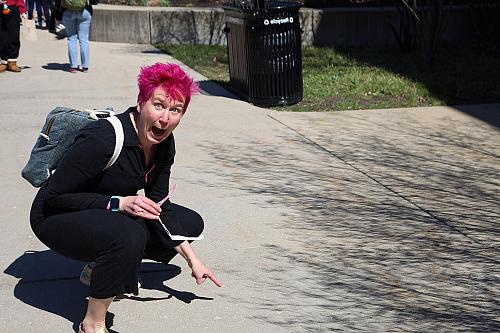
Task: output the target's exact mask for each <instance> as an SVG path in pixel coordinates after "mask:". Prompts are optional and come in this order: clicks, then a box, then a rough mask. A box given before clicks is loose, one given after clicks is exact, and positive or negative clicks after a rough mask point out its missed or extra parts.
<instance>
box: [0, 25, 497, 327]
mask: <svg viewBox="0 0 500 333" xmlns="http://www.w3.org/2000/svg"><path fill="white" fill-rule="evenodd" d="M38 37H39V40H38V41H36V42H23V44H22V49H21V57H20V59H19V63H20V65H25V66H29V67H30V68H27V69H25V70H24V71H23V72H22V73H20V74H13V73H2V74H0V89H1V91H2V104H1V105H2V107H1V111H2V112H1V113H0V139H1V140H2V142H3V143H4V144H3V145H1V156H2V162H3V163H2V166H3V171H4V172H3V175H2V178H1V185H2V187H3V189H2V191H1V193H0V199H1V200H0V205H1V206H0V208H1V209H2V212H3V217H2V218H0V228H1V231H2V232H1V233H0V242H1V244H2V245H3V250H4V251H3V255H2V256H1V258H0V268H1V271H2V272H3V274H0V308H1V309H2V310H1V311H0V332H71V331H74V329H75V328H76V324H77V323H78V322H79V321H80V320H81V319H82V316H83V312H84V309H85V305H86V304H85V297H86V292H87V291H86V288H85V287H84V286H82V285H81V284H80V283H79V281H78V278H77V277H78V274H79V271H80V269H81V268H82V267H83V263H79V262H74V261H70V260H68V259H65V258H62V257H60V256H58V255H56V254H54V252H52V251H49V250H48V249H47V248H46V247H45V246H44V245H43V244H41V243H40V242H39V241H38V240H37V239H36V238H35V237H34V235H33V233H32V231H31V229H30V227H29V209H30V205H31V201H32V198H33V196H34V195H35V193H36V190H35V189H34V188H32V187H31V186H30V185H29V184H28V183H27V182H26V181H24V180H23V179H22V178H21V177H20V170H21V169H22V167H23V166H24V164H25V162H26V161H27V158H28V154H29V151H30V149H31V147H32V145H33V143H34V141H35V138H36V136H37V134H38V130H39V128H40V126H41V125H42V123H43V121H44V119H45V116H46V114H47V112H48V111H49V110H50V109H52V108H53V107H54V106H56V105H67V106H74V107H106V106H113V107H114V108H115V110H118V111H122V110H124V109H125V108H126V107H127V106H130V105H133V104H134V103H135V100H136V96H137V89H136V82H135V81H136V76H137V74H138V71H139V68H140V66H141V65H145V64H151V63H154V62H157V61H161V62H171V61H175V60H174V59H172V58H170V57H169V56H168V55H165V54H162V53H160V52H158V51H157V50H156V49H154V48H153V47H151V46H145V45H126V44H109V43H91V66H90V72H89V73H87V74H83V73H77V74H70V73H68V72H65V71H64V70H63V69H65V68H66V64H67V55H66V53H67V51H66V42H65V41H64V40H56V39H54V38H53V37H52V36H51V35H49V34H48V33H47V32H45V31H38ZM190 72H191V73H192V75H194V76H195V77H196V78H197V79H199V80H204V78H203V77H202V76H201V75H199V74H197V73H194V72H192V71H190ZM203 87H205V88H206V90H208V91H210V92H212V93H214V94H215V95H211V96H210V95H206V94H202V95H199V96H197V97H195V98H194V99H193V102H192V105H191V106H190V108H189V110H188V113H187V114H186V117H185V118H184V119H183V121H182V123H181V125H180V126H179V128H178V129H176V143H177V156H176V163H175V164H174V168H173V176H172V177H173V179H172V182H173V183H176V184H177V186H178V189H177V192H176V194H175V196H174V198H173V201H174V202H179V203H181V204H185V205H187V206H189V207H192V208H193V209H195V210H197V211H199V212H200V214H201V215H202V216H203V217H204V218H205V221H206V229H205V232H204V234H205V239H204V240H203V241H200V242H197V243H195V244H194V248H195V250H196V251H197V253H198V254H199V255H200V257H201V258H202V259H203V260H204V261H205V262H206V263H207V264H208V265H209V266H210V267H212V268H213V271H214V273H215V274H216V276H217V277H218V278H219V279H220V280H221V281H222V283H223V284H224V287H223V288H221V289H217V288H216V287H215V286H213V285H211V284H210V283H205V284H204V285H202V286H196V284H195V283H194V281H193V279H192V278H191V277H190V271H189V269H188V268H187V266H186V265H185V263H184V262H183V261H182V260H180V259H179V258H176V259H175V260H174V261H173V262H172V264H171V265H168V266H164V265H160V264H157V263H152V262H146V263H144V265H143V266H142V267H141V272H142V273H141V275H142V278H143V280H144V286H143V289H141V292H140V295H139V297H128V298H125V299H122V300H120V301H118V302H114V303H113V305H112V307H111V309H110V315H109V317H108V326H111V331H112V332H122V333H128V332H165V331H174V330H175V331H177V332H237V331H239V332H259V333H262V332H316V331H323V332H327V331H332V330H340V331H346V332H359V331H364V332H389V331H392V332H402V331H405V332H427V331H438V332H443V331H445V332H473V331H475V332H490V331H491V332H492V331H499V330H500V310H499V309H500V304H499V301H498V300H499V299H500V265H499V264H500V250H499V246H500V227H499V222H500V204H499V203H500V177H499V174H500V163H499V162H500V134H499V127H500V118H499V114H500V106H499V105H483V106H475V107H459V108H451V107H439V108H419V109H398V110H368V111H349V112H332V113H314V114H311V113H307V114H306V113H300V114H298V113H286V112H275V111H270V110H264V109H260V108H257V107H254V106H252V105H249V104H247V103H244V102H242V101H239V100H237V99H234V98H231V95H230V94H229V93H227V92H224V91H223V90H221V89H217V88H216V87H214V86H213V85H211V84H208V83H203Z"/></svg>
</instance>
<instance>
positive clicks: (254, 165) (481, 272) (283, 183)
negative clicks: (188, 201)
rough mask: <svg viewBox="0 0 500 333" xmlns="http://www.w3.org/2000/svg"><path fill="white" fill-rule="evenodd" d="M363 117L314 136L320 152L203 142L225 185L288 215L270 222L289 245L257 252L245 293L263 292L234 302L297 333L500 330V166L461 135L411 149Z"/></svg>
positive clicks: (404, 139) (305, 145) (285, 139)
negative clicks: (248, 290)
mask: <svg viewBox="0 0 500 333" xmlns="http://www.w3.org/2000/svg"><path fill="white" fill-rule="evenodd" d="M363 120H364V121H365V122H366V132H363V133H360V132H359V131H356V128H349V127H348V126H346V128H342V125H337V126H336V127H335V130H336V131H338V132H339V133H331V132H328V133H323V134H321V133H317V134H316V133H315V132H314V130H312V131H311V132H312V133H315V134H316V135H317V137H315V138H314V142H311V141H308V140H306V139H305V138H302V137H300V136H298V135H296V134H295V133H291V131H288V133H287V131H286V130H284V131H282V132H279V133H276V136H275V137H274V139H273V142H261V141H257V140H256V141H246V142H243V143H241V144H239V145H231V144H228V142H227V141H224V142H214V141H210V142H208V141H207V142H205V143H200V146H201V148H202V149H204V150H206V151H208V152H209V154H210V157H211V158H210V160H209V161H205V164H206V165H208V167H206V168H204V172H205V173H208V174H211V175H213V176H215V177H218V179H219V180H218V181H217V184H218V187H223V188H226V189H227V190H228V191H242V192H245V193H248V194H251V195H258V197H259V198H263V199H264V200H265V203H261V204H255V205H259V207H258V208H259V209H266V207H267V208H268V207H270V206H271V207H272V206H274V205H277V206H279V207H286V209H285V210H284V212H283V216H282V218H281V219H280V221H273V225H271V226H270V227H272V228H274V229H276V230H279V231H281V232H282V233H283V239H286V242H283V243H273V244H261V246H262V247H263V248H265V249H267V252H266V253H267V254H266V255H264V256H263V257H261V258H258V259H254V260H255V262H260V264H259V267H258V268H256V269H257V270H258V271H259V274H256V275H254V278H253V281H251V284H252V285H248V286H247V285H246V286H242V288H251V289H254V290H262V292H256V294H255V297H253V298H250V299H247V300H242V299H238V298H236V297H235V298H234V299H233V301H234V302H235V303H238V304H241V303H242V302H243V303H245V304H246V305H247V306H248V307H249V308H251V309H253V310H255V311H252V312H251V313H257V312H258V313H259V314H258V315H254V316H253V317H252V318H253V319H258V320H262V321H266V322H270V323H273V324H276V325H278V326H280V327H284V328H287V329H290V331H318V330H322V331H331V330H340V331H343V332H359V331H370V332H372V331H378V332H382V331H385V332H388V331H406V332H410V331H412V332H415V331H454V332H472V331H481V332H487V331H498V330H499V329H500V316H499V313H498V309H499V307H500V301H499V299H500V291H499V290H498V285H499V284H500V270H499V267H500V266H499V264H500V255H499V250H498V249H499V246H500V229H498V221H499V219H500V209H499V208H500V207H499V203H498V202H499V201H498V199H499V197H498V193H499V192H498V189H499V188H500V184H499V183H498V179H496V180H495V178H491V177H494V174H495V166H494V164H493V166H492V164H491V162H495V161H496V162H498V159H496V158H495V157H494V156H491V155H488V152H487V151H486V152H483V151H481V150H480V149H478V150H469V148H470V149H473V148H474V147H473V145H470V147H469V146H467V145H466V146H465V147H464V143H463V142H460V140H459V139H457V136H456V135H455V134H456V133H453V131H451V133H450V132H443V133H424V134H423V136H424V138H422V139H421V141H422V142H421V143H420V144H417V145H408V146H407V145H406V143H408V142H409V141H411V140H409V139H408V136H413V135H415V136H416V137H417V141H419V139H418V136H419V132H418V131H416V132H411V133H405V132H404V130H402V132H399V133H397V132H396V133H395V134H394V135H391V136H390V138H389V139H386V140H385V139H383V138H381V137H380V135H378V134H377V133H375V132H374V131H373V129H374V127H375V125H374V124H373V123H371V122H370V120H367V119H362V118H361V119H359V121H360V122H361V123H363ZM354 122H356V121H355V120H353V123H354ZM377 125H380V124H377ZM358 126H359V124H358ZM380 126H382V125H380ZM308 128H309V129H310V128H314V124H309V127H308ZM363 128H364V127H363ZM394 128H396V131H397V130H399V128H398V127H397V126H395V127H394ZM382 130H384V129H382ZM386 130H390V129H386ZM446 133H449V134H446ZM342 134H345V135H342ZM426 134H427V135H426ZM322 140H323V141H322ZM317 142H319V143H320V144H319V145H318V144H317ZM325 142H328V143H329V146H330V147H335V151H328V150H327V149H324V147H325V146H324V145H323V146H321V143H325ZM283 143H286V146H285V147H286V148H282V147H283V146H284V145H283ZM414 146H418V147H419V149H417V150H415V149H414V148H412V147H414ZM439 146H441V147H439ZM442 146H444V148H443V147H442ZM464 149H465V150H466V154H472V161H471V160H469V159H465V158H464ZM471 151H472V153H471ZM235 152H244V153H238V154H235ZM441 154H443V155H441ZM471 163H472V165H471ZM496 174H497V175H498V173H496ZM207 185H209V184H207ZM248 219H249V217H246V218H242V220H246V221H248ZM235 223H236V222H235ZM255 223H265V222H261V221H255ZM235 274H238V273H235ZM241 274H244V273H241ZM241 278H242V280H245V279H244V276H241Z"/></svg>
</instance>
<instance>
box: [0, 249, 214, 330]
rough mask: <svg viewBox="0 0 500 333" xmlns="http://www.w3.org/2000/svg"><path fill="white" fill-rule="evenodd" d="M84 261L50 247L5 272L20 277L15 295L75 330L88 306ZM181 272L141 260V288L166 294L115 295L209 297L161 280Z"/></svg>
mask: <svg viewBox="0 0 500 333" xmlns="http://www.w3.org/2000/svg"><path fill="white" fill-rule="evenodd" d="M84 265H85V263H82V262H80V261H75V260H71V259H68V258H65V257H63V256H61V255H59V254H57V253H55V252H54V251H52V250H45V251H27V252H25V253H24V254H23V255H22V256H20V257H19V258H17V259H16V260H15V261H14V262H13V263H12V264H10V265H9V267H7V268H6V269H5V271H4V273H6V274H9V275H11V276H14V277H16V278H18V279H20V280H19V281H18V283H17V285H16V287H15V288H14V296H15V297H16V298H17V299H19V300H20V301H22V302H24V303H26V304H29V305H31V306H34V307H36V308H38V309H41V310H44V311H48V312H51V313H54V314H56V315H58V316H61V317H63V318H65V319H67V320H69V321H70V322H72V323H73V329H74V330H75V331H77V330H78V324H79V323H80V322H81V320H82V319H83V316H84V313H85V310H86V308H87V299H86V298H87V296H88V287H86V286H84V285H83V284H81V283H80V281H79V276H80V271H81V270H82V268H83V266H84ZM180 272H181V269H180V268H179V267H178V266H175V265H171V264H169V265H164V264H160V263H152V262H145V263H142V264H141V268H140V275H141V276H142V277H143V280H144V281H143V284H142V286H141V288H142V289H155V290H161V291H164V292H166V293H168V295H166V297H160V298H151V297H142V298H141V297H140V296H125V297H122V298H118V299H124V298H125V299H132V300H136V301H155V300H162V299H169V298H172V297H175V298H177V299H179V300H181V301H183V302H185V303H191V301H192V300H194V299H201V300H211V298H206V297H199V296H197V295H195V294H193V293H191V292H185V291H177V290H174V289H171V288H169V287H167V286H165V285H164V284H163V282H164V281H166V280H169V279H171V278H173V277H175V276H177V275H179V273H180ZM113 318H114V314H113V313H111V312H108V315H107V316H106V326H107V327H111V326H113ZM110 332H116V331H113V330H110Z"/></svg>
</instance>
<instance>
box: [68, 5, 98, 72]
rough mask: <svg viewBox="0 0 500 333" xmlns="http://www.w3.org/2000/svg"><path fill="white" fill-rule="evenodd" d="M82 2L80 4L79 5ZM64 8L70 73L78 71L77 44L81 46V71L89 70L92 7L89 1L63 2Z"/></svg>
mask: <svg viewBox="0 0 500 333" xmlns="http://www.w3.org/2000/svg"><path fill="white" fill-rule="evenodd" d="M78 2H80V4H78ZM79 5H80V6H81V7H80V8H78V6H79ZM61 7H62V8H64V14H63V20H62V24H63V25H64V26H65V27H66V35H67V36H68V56H69V66H70V67H69V69H68V71H69V72H70V73H76V72H77V71H78V67H79V66H78V57H77V42H78V44H80V61H81V71H82V72H84V73H86V72H88V70H89V60H90V59H89V58H90V50H89V49H90V48H89V31H90V24H91V22H92V5H91V4H90V3H89V2H87V1H84V0H82V1H65V0H62V1H61Z"/></svg>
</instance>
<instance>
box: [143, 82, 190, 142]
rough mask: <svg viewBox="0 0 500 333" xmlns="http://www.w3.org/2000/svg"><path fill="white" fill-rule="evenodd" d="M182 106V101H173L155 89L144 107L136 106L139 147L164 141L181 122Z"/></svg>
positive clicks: (158, 89) (161, 89) (160, 90)
mask: <svg viewBox="0 0 500 333" xmlns="http://www.w3.org/2000/svg"><path fill="white" fill-rule="evenodd" d="M183 106H184V101H174V100H172V99H170V98H169V97H168V95H167V94H166V93H165V90H163V88H161V87H158V88H156V89H155V90H154V91H153V93H152V94H151V97H150V98H149V100H148V101H147V102H146V103H144V105H142V106H139V105H138V106H137V111H138V112H139V120H138V121H137V123H136V126H137V132H138V136H139V142H140V143H141V145H142V146H143V147H144V146H146V147H147V146H152V145H155V144H158V143H160V142H162V141H163V140H165V139H166V138H167V137H168V136H169V135H170V134H171V133H172V131H173V130H174V129H175V128H176V127H177V125H178V124H179V122H180V121H181V118H182V110H183Z"/></svg>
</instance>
